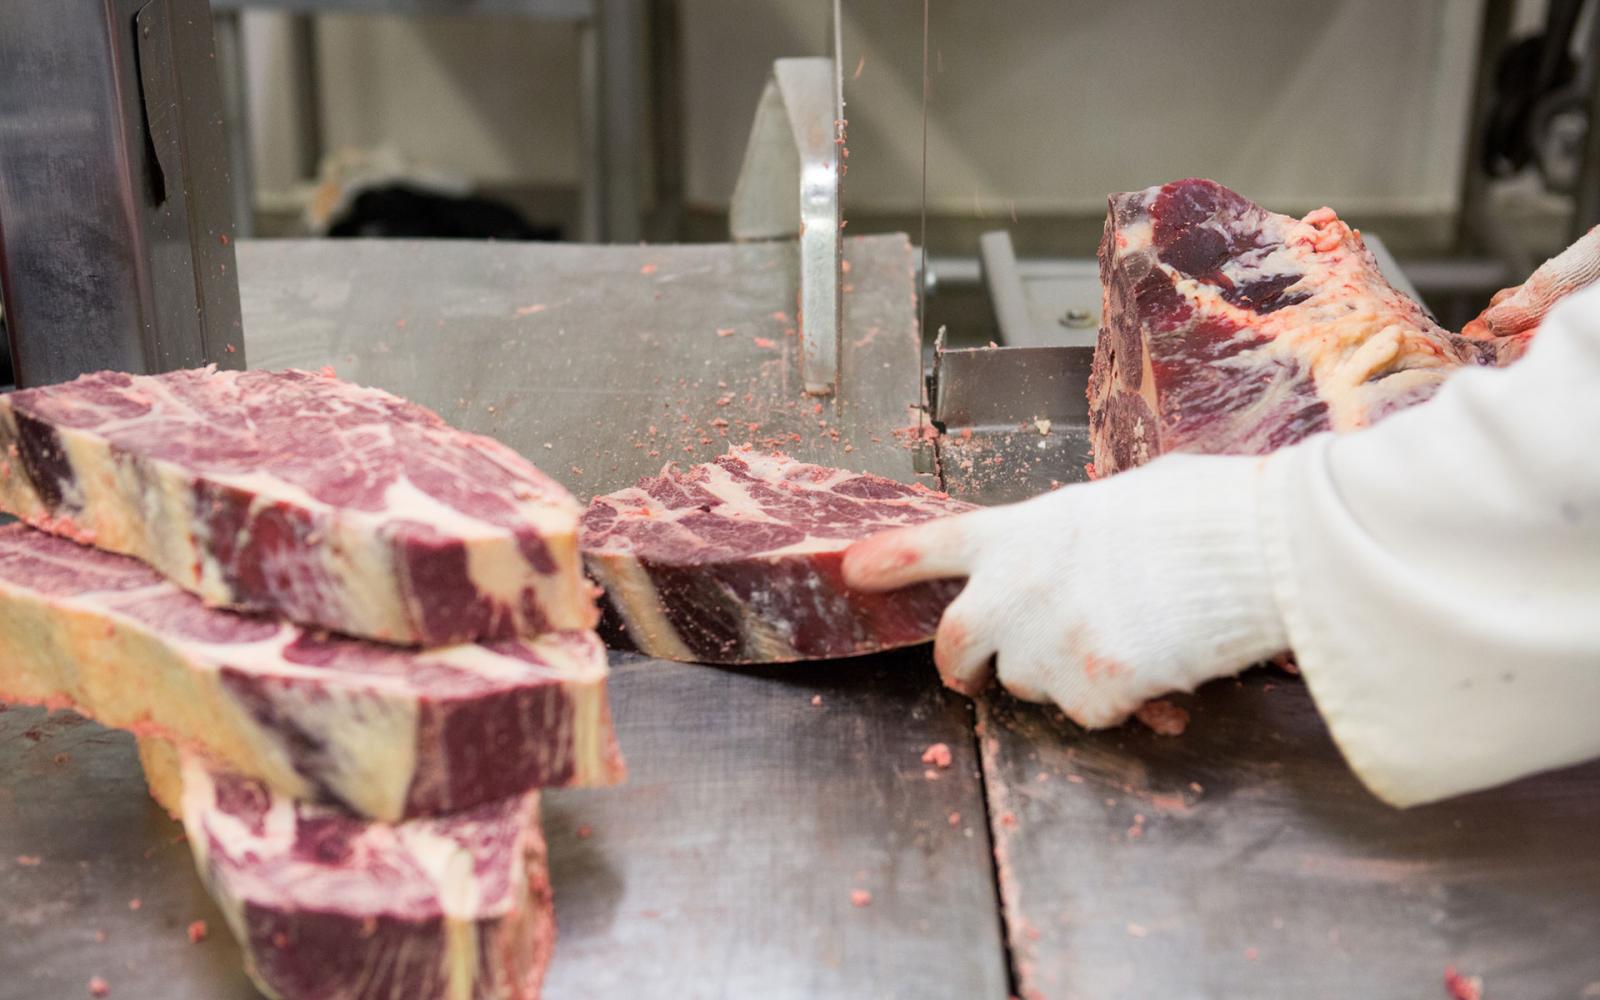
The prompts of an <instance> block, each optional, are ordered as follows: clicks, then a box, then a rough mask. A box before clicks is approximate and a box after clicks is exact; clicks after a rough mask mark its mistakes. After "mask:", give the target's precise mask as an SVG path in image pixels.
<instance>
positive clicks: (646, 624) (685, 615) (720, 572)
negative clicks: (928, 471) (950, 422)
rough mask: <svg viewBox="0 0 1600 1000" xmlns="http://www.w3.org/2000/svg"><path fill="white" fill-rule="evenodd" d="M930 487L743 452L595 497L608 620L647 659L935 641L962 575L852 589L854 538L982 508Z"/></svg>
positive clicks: (595, 536) (595, 558) (590, 520)
mask: <svg viewBox="0 0 1600 1000" xmlns="http://www.w3.org/2000/svg"><path fill="white" fill-rule="evenodd" d="M974 509H976V508H974V507H973V506H972V505H971V504H967V503H962V502H961V501H959V500H952V499H950V498H949V497H948V496H945V495H944V494H942V493H935V492H933V491H932V490H929V489H927V488H926V487H923V486H917V485H911V486H908V485H905V484H903V483H897V482H895V481H893V480H890V479H885V478H883V477H880V476H872V475H865V474H862V473H857V472H849V471H846V470H843V469H830V468H824V467H822V466H817V465H808V464H806V463H804V462H797V461H795V460H793V459H791V458H789V457H787V456H784V455H774V454H763V453H760V452H757V451H753V450H749V449H734V450H733V451H731V452H730V453H729V454H727V455H724V456H723V457H721V458H718V459H717V460H716V461H714V462H709V463H706V464H704V465H696V466H693V467H691V468H688V469H683V470H678V469H674V468H669V469H667V470H666V471H665V472H663V473H662V474H661V475H660V476H657V477H654V478H650V479H644V480H641V481H640V482H639V484H638V485H637V486H634V487H632V488H630V489H626V490H620V491H618V492H616V493H611V494H608V495H606V496H602V497H597V498H596V499H595V500H594V501H593V502H592V503H590V505H589V510H588V512H587V513H586V514H585V515H584V519H583V554H584V562H585V565H586V566H587V567H588V569H589V573H590V574H591V575H592V576H593V577H594V578H595V580H596V581H597V582H599V583H600V585H601V586H602V587H604V588H605V592H606V596H605V599H604V603H605V605H606V612H607V618H608V620H610V621H612V622H614V623H615V624H616V625H617V627H619V628H620V629H621V630H622V631H624V632H625V634H626V637H627V640H628V641H629V642H631V643H632V644H633V645H634V646H636V647H637V648H638V649H640V650H641V651H643V652H645V653H648V654H650V655H651V656H659V657H663V658H665V659H673V660H684V661H689V662H700V663H782V662H788V661H793V660H814V659H830V658H835V657H845V656H857V655H861V654H863V653H872V652H877V651H880V650H885V649H893V648H895V647H899V646H907V645H913V644H916V643H921V642H926V641H928V640H929V639H931V638H932V637H933V633H934V630H935V629H936V628H937V627H938V624H939V617H940V615H941V614H942V613H943V612H944V609H945V606H946V605H948V604H949V603H950V601H951V600H952V599H953V598H954V597H955V595H956V594H957V593H958V592H959V591H960V589H961V586H962V583H961V581H956V580H941V581H935V582H932V583H926V584H919V585H916V586H912V587H907V588H904V589H902V590H898V591H893V592H890V593H884V594H866V593H860V592H858V591H853V590H850V589H849V588H848V587H846V586H845V584H844V579H843V575H842V573H841V570H840V566H841V563H842V560H843V555H844V551H845V549H847V548H848V547H849V546H850V544H851V543H852V542H854V541H856V540H858V539H861V538H865V537H867V536H869V535H872V534H875V533H877V532H880V531H885V530H888V529H891V528H899V527H905V526H907V525H912V524H920V523H922V522H924V521H928V520H931V519H933V518H937V517H946V516H949V515H952V514H959V513H963V512H965V511H969V510H974Z"/></svg>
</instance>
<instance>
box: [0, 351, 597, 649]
mask: <svg viewBox="0 0 1600 1000" xmlns="http://www.w3.org/2000/svg"><path fill="white" fill-rule="evenodd" d="M0 509H4V510H5V511H7V512H9V513H11V514H15V515H16V516H17V517H19V518H21V519H22V520H23V521H26V522H27V523H29V524H31V525H33V526H34V527H37V528H41V529H44V530H46V531H51V532H54V533H57V534H61V535H65V536H67V537H70V538H73V539H75V540H77V541H81V542H84V543H87V544H92V545H95V546H97V547H99V548H102V549H106V550H108V551H112V552H117V553H121V554H124V555H131V556H134V557H137V558H138V559H140V560H142V561H143V562H145V563H147V564H149V565H151V566H153V567H155V568H156V569H158V570H160V571H161V573H162V574H163V575H165V576H166V577H167V578H168V579H170V580H172V581H173V582H174V583H176V584H178V585H179V586H181V587H183V588H184V589H185V590H188V591H190V592H191V593H194V594H198V595H199V596H200V597H201V598H202V599H203V600H205V601H206V603H207V604H210V605H213V606H218V607H230V608H236V609H243V610H249V611H257V612H263V613H267V614H272V615H276V616H278V617H281V618H285V619H288V620H289V621H293V622H297V623H300V624H303V625H310V626H316V627H319V628H326V629H330V630H332V631H335V632H341V633H344V634H346V635H353V636H360V637H364V638H371V639H377V640H380V641H385V642H393V643H401V644H412V645H421V646H443V645H449V644H452V643H457V642H472V641H477V640H482V639H506V638H513V637H516V636H533V635H538V634H540V633H543V632H547V631H560V630H582V629H589V628H593V627H594V624H595V621H596V618H597V611H596V608H595V606H594V601H593V598H592V597H591V595H590V593H589V590H588V588H587V586H586V584H585V582H584V580H583V573H582V567H581V563H580V559H579V555H578V547H577V528H578V517H579V514H580V508H579V506H578V504H577V502H576V501H575V500H574V499H573V498H572V497H571V496H570V495H569V494H568V493H567V492H566V490H564V489H563V488H562V487H561V486H560V485H558V484H557V483H555V482H554V481H553V480H551V479H550V478H549V477H547V476H545V475H544V474H543V473H541V472H539V471H538V470H537V469H535V468H534V467H533V466H532V465H531V464H529V463H528V462H527V461H526V460H524V459H523V458H522V457H521V456H520V455H518V454H516V453H515V452H513V451H512V450H511V449H510V448H507V447H506V446H504V445H502V444H500V443H499V442H496V441H493V440H491V439H489V438H485V437H481V436H478V435H473V434H467V433H464V432H462V431H459V430H456V429H454V428H452V427H449V426H448V425H446V424H445V422H444V421H443V420H441V419H440V418H439V417H438V416H437V415H436V414H434V413H433V412H432V411H430V410H427V409H425V408H423V407H421V406H418V405H416V404H415V403H410V402H407V401H406V400H403V399H400V398H398V397H396V396H392V395H390V394H389V393H386V392H383V391H381V390H378V389H371V388H365V387H362V386H357V385H352V384H351V383H348V382H343V381H340V380H339V379H336V378H334V377H332V375H331V374H314V373H310V372H301V371H282V372H263V371H245V372H235V371H217V370H216V369H213V368H205V369H194V370H188V371H176V372H169V373H167V374H164V375H126V374H122V373H118V372H100V373H97V374H93V375H85V376H83V377H82V378H79V379H77V380H75V381H72V382H68V383H65V384H62V385H53V386H47V387H44V388H39V389H25V390H21V391H18V392H13V393H10V394H8V395H4V396H0Z"/></svg>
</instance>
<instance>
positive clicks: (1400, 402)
mask: <svg viewBox="0 0 1600 1000" xmlns="http://www.w3.org/2000/svg"><path fill="white" fill-rule="evenodd" d="M1100 280H1101V283H1102V285H1103V298H1102V310H1101V316H1102V319H1101V326H1100V336H1099V341H1098V343H1097V345H1096V347H1095V353H1094V364H1093V369H1092V372H1091V375H1090V380H1089V428H1090V435H1091V439H1092V441H1093V445H1094V471H1095V473H1096V474H1097V475H1108V474H1110V473H1113V472H1117V471H1118V470H1121V469H1126V468H1128V467H1130V466H1134V465H1141V464H1143V463H1144V462H1147V461H1149V460H1150V459H1152V458H1155V457H1156V456H1157V455H1161V454H1164V453H1166V452H1169V451H1187V452H1203V453H1212V454H1218V453H1227V454H1264V453H1266V452H1269V451H1272V450H1274V449H1276V448H1280V447H1283V446H1285V445H1289V444H1293V443H1294V442H1296V441H1299V440H1301V439H1302V438H1305V437H1308V436H1309V435H1311V434H1314V433H1316V432H1317V431H1323V430H1336V431H1343V430H1350V429H1354V428H1358V427H1364V426H1366V425H1368V424H1371V423H1372V422H1374V421H1376V420H1379V419H1381V418H1382V417H1384V416H1386V415H1387V414H1389V413H1392V412H1394V411H1395V410H1399V409H1402V408H1404V407H1407V406H1411V405H1413V404H1416V403H1419V402H1422V401H1423V400H1425V399H1427V398H1428V397H1430V396H1432V395H1433V393H1434V392H1436V391H1437V390H1438V388H1439V386H1440V385H1441V384H1442V383H1443V382H1444V380H1445V379H1446V378H1447V377H1449V376H1450V374H1451V373H1452V372H1455V371H1457V370H1459V369H1460V368H1462V367H1464V366H1467V365H1494V364H1507V363H1509V362H1510V361H1512V360H1514V359H1515V358H1517V357H1520V356H1521V354H1522V352H1523V350H1524V349H1525V347H1526V343H1527V337H1526V336H1516V337H1506V338H1500V339H1489V338H1480V337H1471V336H1461V335H1458V334H1453V333H1451V332H1449V331H1448V330H1445V329H1444V328H1443V327H1441V326H1439V325H1438V324H1437V323H1435V322H1433V320H1432V319H1431V318H1429V316H1428V315H1427V313H1426V312H1424V310H1423V309H1422V307H1421V306H1420V305H1418V304H1417V303H1416V302H1415V301H1413V300H1412V299H1410V298H1408V297H1406V296H1405V295H1403V294H1401V293H1400V292H1398V291H1396V290H1395V289H1394V288H1393V287H1391V286H1390V285H1389V283H1388V282H1387V281H1385V280H1384V278H1383V275H1382V274H1380V273H1379V271H1378V264H1377V261H1376V260H1375V259H1374V258H1373V256H1372V253H1371V251H1369V250H1368V249H1367V247H1366V244H1364V243H1363V242H1362V240H1361V236H1360V234H1359V233H1357V232H1356V231H1354V230H1352V229H1351V228H1350V227H1348V226H1346V225H1345V224H1344V223H1343V222H1340V221H1339V220H1338V218H1336V217H1335V216H1334V213H1333V212H1332V210H1331V209H1318V210H1317V211H1315V212H1312V213H1311V214H1310V215H1307V216H1306V217H1305V218H1304V219H1294V218H1291V217H1289V216H1286V215H1277V214H1275V213H1272V212H1268V211H1267V210H1266V209H1263V208H1262V207H1261V206H1259V205H1256V204H1255V203H1253V202H1251V201H1248V200H1246V199H1245V198H1243V197H1241V196H1240V195H1238V194H1236V193H1234V192H1233V191H1230V190H1228V189H1227V188H1225V187H1223V186H1222V185H1220V184H1217V183H1215V182H1213V181H1207V180H1183V181H1174V182H1173V183H1171V184H1166V185H1162V186H1160V187H1153V188H1149V189H1147V190H1144V191H1135V192H1131V193H1127V194H1118V195H1113V196H1112V198H1111V209H1110V213H1109V214H1108V215H1107V217H1106V225H1105V233H1104V236H1103V237H1102V239H1101V241H1100Z"/></svg>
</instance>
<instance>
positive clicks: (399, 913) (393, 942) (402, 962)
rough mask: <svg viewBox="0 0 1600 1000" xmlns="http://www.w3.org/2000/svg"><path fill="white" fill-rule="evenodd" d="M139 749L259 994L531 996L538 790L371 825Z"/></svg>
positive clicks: (195, 762)
mask: <svg viewBox="0 0 1600 1000" xmlns="http://www.w3.org/2000/svg"><path fill="white" fill-rule="evenodd" d="M139 750H140V758H141V760H142V761H143V762H144V765H145V774H146V777H147V778H148V780H149V783H150V787H151V790H152V791H153V792H154V793H155V794H156V797H157V799H158V800H160V801H161V802H162V804H163V805H165V806H166V807H167V808H168V810H169V811H171V812H173V813H174V814H176V815H178V816H179V817H180V818H181V819H182V821H183V826H184V830H185V832H186V833H187V834H188V840H189V847H190V850H191V851H193V853H194V858H195V864H196V866H197V867H198V868H199V870H200V877H201V878H202V879H203V880H204V881H205V883H206V887H207V888H208V889H209V890H210V892H211V895H212V897H213V898H214V899H215V900H216V901H217V906H218V908H219V909H221V910H222V912H223V914H224V915H225V916H226V917H227V920H228V927H229V929H230V930H231V931H232V932H233V935H234V938H235V939H236V940H237V941H238V942H239V946H240V947H241V948H242V949H243V951H244V954H245V967H246V969H247V970H248V971H249V973H250V976H251V978H253V979H254V980H255V981H256V984H257V985H259V986H260V987H261V989H262V991H263V992H264V993H266V994H267V995H269V996H272V997H276V998H278V1000H399V998H416V1000H433V998H439V1000H447V998H448V1000H535V998H537V997H538V995H539V986H540V983H541V982H542V981H543V979H544V972H545V967H546V965H547V964H548V963H549V960H550V951H551V947H552V945H553V944H554V941H555V916H554V911H553V909H552V906H551V896H550V879H549V874H548V871H547V868H546V857H545V843H544V836H543V834H542V832H541V831H540V829H539V793H538V792H524V793H522V794H520V795H514V796H511V797H509V798H506V799H501V800H499V801H496V802H490V803H486V804H483V805H479V806H475V807H473V808H471V809H466V810H463V811H461V812H458V813H454V814H452V815H449V816H443V817H438V818H432V819H410V820H406V821H404V822H401V823H382V822H378V821H375V820H363V819H359V818H357V817H354V816H350V815H348V814H346V813H342V812H339V811H337V810H334V809H331V808H328V807H326V806H319V805H313V804H310V803H306V802H297V801H294V800H292V799H289V798H286V797H284V796H282V795H279V794H276V793H274V792H273V791H272V790H271V789H270V788H268V787H267V786H266V785H265V784H263V783H262V782H260V781H256V780H254V779H251V778H244V777H240V776H238V775H236V774H231V773H228V772H227V771H223V770H217V769H214V768H212V767H211V766H210V765H208V764H206V763H205V762H204V761H202V760H201V759H200V758H199V757H197V756H195V755H193V754H187V753H185V754H180V753H179V752H178V751H176V750H175V749H174V748H173V747H172V746H171V745H170V744H164V743H161V742H160V741H151V740H141V741H140V746H139ZM180 757H181V760H180Z"/></svg>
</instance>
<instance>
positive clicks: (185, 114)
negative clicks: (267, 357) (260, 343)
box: [0, 0, 245, 385]
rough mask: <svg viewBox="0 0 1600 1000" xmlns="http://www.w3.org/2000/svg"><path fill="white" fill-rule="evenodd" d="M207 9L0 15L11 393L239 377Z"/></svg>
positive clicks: (179, 2) (165, 6)
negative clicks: (226, 372)
mask: <svg viewBox="0 0 1600 1000" xmlns="http://www.w3.org/2000/svg"><path fill="white" fill-rule="evenodd" d="M219 107H220V105H219V102H218V99H217V87H216V79H215V70H214V68H213V66H212V62H211V16H210V11H209V9H208V8H207V6H206V3H205V0H51V2H49V3H8V4H4V5H0V282H3V285H4V300H5V307H6V321H7V324H8V326H9V329H10V335H11V352H12V357H13V360H14V362H15V370H16V377H17V382H18V384H19V385H38V384H43V383H49V382H59V381H63V380H65V379H70V378H73V377H74V376H76V375H79V374H81V373H83V372H85V371H91V370H96V369H104V368H116V369H121V370H126V371H135V372H150V371H164V370H168V369H172V368H183V367H192V366H195V365H201V364H205V363H207V362H211V363H215V364H218V365H222V366H224V367H243V365H244V360H245V358H244V340H243V336H242V334H241V331H240V328H239V290H238V284H237V280H236V276H235V274H234V266H233V265H234V256H233V244H232V231H233V230H232V223H231V220H230V217H229V187H228V184H229V178H228V172H227V155H226V144H225V139H224V137H223V134H222V121H221V115H220V112H219Z"/></svg>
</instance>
